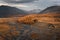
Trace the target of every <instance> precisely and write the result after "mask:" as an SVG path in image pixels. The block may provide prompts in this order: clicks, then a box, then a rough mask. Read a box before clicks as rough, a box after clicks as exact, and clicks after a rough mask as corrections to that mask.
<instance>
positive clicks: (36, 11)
mask: <svg viewBox="0 0 60 40" xmlns="http://www.w3.org/2000/svg"><path fill="white" fill-rule="evenodd" d="M40 11H41V10H40V9H33V10H30V11H28V13H39V12H40Z"/></svg>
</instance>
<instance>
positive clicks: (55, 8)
mask: <svg viewBox="0 0 60 40" xmlns="http://www.w3.org/2000/svg"><path fill="white" fill-rule="evenodd" d="M49 12H56V13H60V6H50V7H47V8H46V9H44V10H42V11H41V12H40V13H49Z"/></svg>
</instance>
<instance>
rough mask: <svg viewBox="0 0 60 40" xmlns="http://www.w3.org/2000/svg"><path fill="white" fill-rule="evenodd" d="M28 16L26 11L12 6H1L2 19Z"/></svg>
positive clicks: (0, 15)
mask: <svg viewBox="0 0 60 40" xmlns="http://www.w3.org/2000/svg"><path fill="white" fill-rule="evenodd" d="M25 14H27V13H26V12H25V11H24V10H21V9H18V8H15V7H10V6H4V5H2V6H0V18H2V17H10V16H11V17H12V16H21V15H25Z"/></svg>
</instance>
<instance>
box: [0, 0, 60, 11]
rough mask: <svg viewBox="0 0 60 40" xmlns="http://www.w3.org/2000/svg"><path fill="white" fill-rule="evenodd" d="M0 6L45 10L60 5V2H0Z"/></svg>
mask: <svg viewBox="0 0 60 40" xmlns="http://www.w3.org/2000/svg"><path fill="white" fill-rule="evenodd" d="M0 5H9V6H14V7H17V8H19V9H24V10H32V9H45V8H46V7H49V6H52V5H60V0H0Z"/></svg>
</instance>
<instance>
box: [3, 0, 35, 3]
mask: <svg viewBox="0 0 60 40" xmlns="http://www.w3.org/2000/svg"><path fill="white" fill-rule="evenodd" d="M3 1H4V2H6V3H29V2H33V1H35V0H3Z"/></svg>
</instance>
